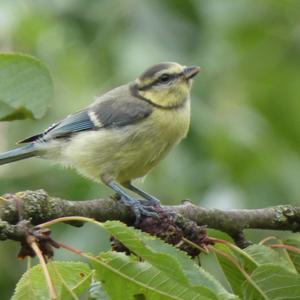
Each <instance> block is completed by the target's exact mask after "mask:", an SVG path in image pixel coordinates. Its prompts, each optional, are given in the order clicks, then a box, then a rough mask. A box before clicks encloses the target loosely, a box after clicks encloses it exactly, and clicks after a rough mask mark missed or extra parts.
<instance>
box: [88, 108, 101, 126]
mask: <svg viewBox="0 0 300 300" xmlns="http://www.w3.org/2000/svg"><path fill="white" fill-rule="evenodd" d="M89 117H90V119H91V121H92V122H93V124H94V125H95V126H96V127H102V123H101V122H100V120H99V119H98V117H97V115H96V114H95V113H94V112H93V111H90V112H89Z"/></svg>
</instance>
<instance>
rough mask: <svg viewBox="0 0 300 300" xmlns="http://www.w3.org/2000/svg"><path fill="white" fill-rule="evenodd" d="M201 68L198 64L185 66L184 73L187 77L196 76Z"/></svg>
mask: <svg viewBox="0 0 300 300" xmlns="http://www.w3.org/2000/svg"><path fill="white" fill-rule="evenodd" d="M200 70H201V68H200V67H198V66H190V67H184V69H183V75H184V77H185V78H186V79H191V78H193V77H195V76H196V75H197V74H198V73H199V72H200Z"/></svg>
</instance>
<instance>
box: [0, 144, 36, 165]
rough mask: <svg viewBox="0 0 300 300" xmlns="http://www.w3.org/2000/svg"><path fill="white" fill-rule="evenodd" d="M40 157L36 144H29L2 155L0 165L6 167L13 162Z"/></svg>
mask: <svg viewBox="0 0 300 300" xmlns="http://www.w3.org/2000/svg"><path fill="white" fill-rule="evenodd" d="M36 155H38V151H37V148H36V146H35V145H34V144H28V145H26V146H24V147H20V148H17V149H14V150H11V151H7V152H4V153H1V154H0V165H5V164H8V163H11V162H13V161H17V160H21V159H25V158H29V157H33V156H36Z"/></svg>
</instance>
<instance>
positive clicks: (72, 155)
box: [0, 62, 200, 223]
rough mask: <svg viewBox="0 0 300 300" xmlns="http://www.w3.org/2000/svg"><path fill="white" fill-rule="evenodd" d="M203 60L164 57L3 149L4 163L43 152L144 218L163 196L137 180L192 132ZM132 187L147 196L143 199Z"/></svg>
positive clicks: (152, 212) (138, 218)
mask: <svg viewBox="0 0 300 300" xmlns="http://www.w3.org/2000/svg"><path fill="white" fill-rule="evenodd" d="M199 71H200V67H198V66H184V65H180V64H178V63H176V62H162V63H159V64H156V65H153V66H151V67H149V68H148V69H147V70H146V71H144V72H143V73H142V74H141V75H140V76H139V77H138V78H137V79H135V80H133V81H131V82H129V83H127V84H124V85H121V86H119V87H116V88H114V89H112V90H110V91H108V92H106V93H105V94H103V95H101V96H99V97H97V98H96V99H95V100H94V101H93V102H92V103H91V104H90V105H88V106H87V107H85V108H83V109H81V110H79V111H77V112H75V113H73V114H70V115H68V116H67V117H66V118H64V119H62V120H61V121H59V122H57V123H54V124H53V125H51V126H50V127H49V128H47V129H46V130H45V131H43V132H42V133H39V134H36V135H34V136H31V137H29V138H26V139H24V140H22V141H20V142H19V143H21V144H26V145H25V146H23V147H19V148H16V149H13V150H10V151H7V152H4V153H2V154H0V165H3V164H7V163H11V162H14V161H18V160H22V159H27V158H31V157H39V158H45V159H50V160H53V161H55V162H57V163H59V164H61V165H63V166H66V167H71V168H74V169H76V170H77V171H78V173H80V174H81V175H83V176H86V177H88V178H90V179H92V180H95V181H96V182H100V183H103V184H104V185H106V186H108V187H109V188H111V189H112V190H113V191H114V192H115V193H116V194H117V195H118V199H119V200H120V201H121V202H123V203H124V204H125V205H127V206H130V207H131V209H132V210H133V212H134V214H135V218H136V222H137V223H138V222H139V221H140V218H141V216H142V215H145V216H154V215H155V212H154V211H153V207H154V206H155V205H158V204H159V203H160V202H159V200H158V199H157V198H155V197H154V196H152V195H151V194H148V193H146V192H145V191H143V190H142V189H140V188H138V187H137V186H136V185H134V181H135V180H136V179H139V178H143V177H144V176H145V175H146V174H147V173H148V172H149V171H150V170H151V169H152V168H153V167H155V166H156V165H157V164H158V163H159V162H160V161H161V160H162V159H163V158H164V157H165V156H166V155H167V154H168V153H169V152H170V150H171V149H172V148H174V147H175V146H176V145H177V144H178V143H179V142H180V141H181V140H182V139H183V138H184V137H185V136H186V135H187V133H188V130H189V126H190V106H191V104H190V103H191V100H190V92H191V87H192V82H193V79H194V77H195V76H196V75H197V74H198V73H199ZM129 191H131V192H133V193H134V194H136V195H138V196H140V197H142V198H143V199H144V201H139V200H137V199H135V198H134V197H132V196H131V195H130V193H129Z"/></svg>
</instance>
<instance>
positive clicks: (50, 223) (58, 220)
mask: <svg viewBox="0 0 300 300" xmlns="http://www.w3.org/2000/svg"><path fill="white" fill-rule="evenodd" d="M70 221H82V222H89V223H94V224H98V225H99V224H101V223H100V222H97V221H96V220H95V219H92V218H86V217H80V216H71V217H61V218H57V219H54V220H51V221H48V222H45V223H42V224H39V225H38V226H37V227H39V228H45V227H49V226H51V225H54V224H57V223H60V222H70Z"/></svg>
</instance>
